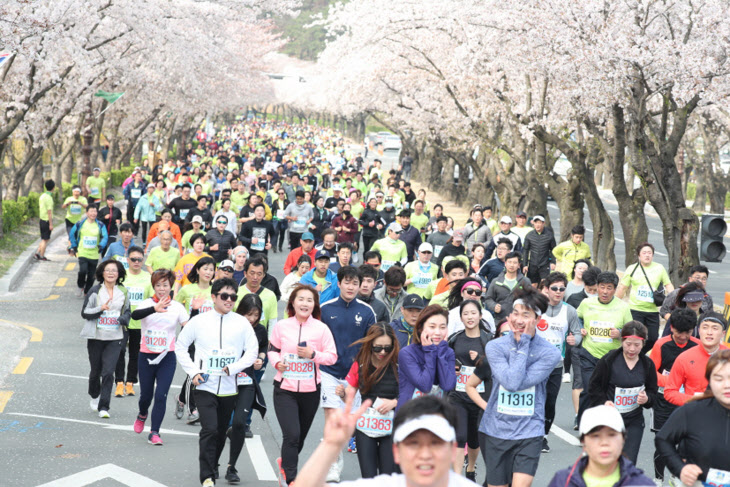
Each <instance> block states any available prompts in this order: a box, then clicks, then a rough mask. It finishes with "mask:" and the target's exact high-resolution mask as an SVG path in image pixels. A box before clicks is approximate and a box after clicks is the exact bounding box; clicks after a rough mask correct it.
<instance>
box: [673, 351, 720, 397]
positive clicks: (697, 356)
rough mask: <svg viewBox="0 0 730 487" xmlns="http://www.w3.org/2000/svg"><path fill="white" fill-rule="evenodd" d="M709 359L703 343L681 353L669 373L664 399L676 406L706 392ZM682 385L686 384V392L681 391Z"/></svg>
mask: <svg viewBox="0 0 730 487" xmlns="http://www.w3.org/2000/svg"><path fill="white" fill-rule="evenodd" d="M726 349H727V346H725V345H724V344H722V343H721V344H720V350H726ZM709 360H710V354H709V353H707V350H705V347H703V346H702V345H698V346H696V347H692V348H690V349H689V350H687V351H686V352H682V353H681V354H679V357H677V360H675V361H674V366H672V371H671V372H670V373H669V379H667V385H666V386H665V387H664V399H666V400H667V401H669V402H670V403H672V404H674V405H676V406H683V405H684V404H685V403H686V402H687V401H689V400H690V399H692V398H693V397H694V396H695V394H702V393H703V392H705V390H706V389H707V379H705V368H706V367H707V362H708V361H709ZM682 386H684V392H680V388H681V387H682Z"/></svg>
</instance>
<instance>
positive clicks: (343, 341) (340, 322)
mask: <svg viewBox="0 0 730 487" xmlns="http://www.w3.org/2000/svg"><path fill="white" fill-rule="evenodd" d="M305 275H306V274H305ZM375 321H376V320H375V311H373V308H371V307H370V305H369V304H367V303H366V302H364V301H361V300H359V299H353V300H352V301H350V302H349V303H348V302H347V301H345V300H344V299H342V298H341V297H339V296H338V297H337V298H335V299H331V300H329V301H326V302H324V303H323V304H322V322H323V323H324V324H326V325H327V326H328V327H329V329H330V331H331V332H332V336H333V337H334V339H335V345H336V347H337V362H335V363H334V364H332V365H320V367H319V369H320V370H321V371H322V372H327V373H328V374H330V375H332V376H334V377H336V378H338V379H341V380H342V379H344V378H345V377H346V376H347V373H348V372H349V371H350V367H352V363H353V362H354V361H355V356H356V355H357V352H359V351H360V346H359V345H357V346H354V347H353V346H351V345H352V344H353V343H355V342H356V341H358V340H359V339H361V338H363V337H364V336H365V334H366V333H367V332H368V328H370V325H372V324H374V323H375Z"/></svg>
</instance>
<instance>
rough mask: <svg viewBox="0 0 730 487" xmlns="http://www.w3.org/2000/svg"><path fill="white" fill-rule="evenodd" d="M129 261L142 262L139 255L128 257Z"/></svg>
mask: <svg viewBox="0 0 730 487" xmlns="http://www.w3.org/2000/svg"><path fill="white" fill-rule="evenodd" d="M129 262H134V263H139V262H142V259H141V258H140V257H130V258H129Z"/></svg>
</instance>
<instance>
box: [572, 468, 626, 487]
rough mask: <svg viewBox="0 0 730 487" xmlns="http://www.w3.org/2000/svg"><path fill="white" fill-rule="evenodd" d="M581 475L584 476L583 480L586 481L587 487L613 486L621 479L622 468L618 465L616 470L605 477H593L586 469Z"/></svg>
mask: <svg viewBox="0 0 730 487" xmlns="http://www.w3.org/2000/svg"><path fill="white" fill-rule="evenodd" d="M581 476H582V477H583V482H585V483H586V487H613V486H614V485H616V484H617V483H618V481H619V480H621V469H620V468H619V466H618V465H616V468H615V469H614V471H613V472H611V474H610V475H607V476H605V477H592V476H590V475H588V474H587V473H585V471H584V472H583V474H582V475H581Z"/></svg>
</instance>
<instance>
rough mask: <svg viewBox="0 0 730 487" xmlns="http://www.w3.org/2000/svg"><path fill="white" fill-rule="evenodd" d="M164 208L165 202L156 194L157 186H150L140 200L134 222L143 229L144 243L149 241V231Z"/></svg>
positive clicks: (135, 210)
mask: <svg viewBox="0 0 730 487" xmlns="http://www.w3.org/2000/svg"><path fill="white" fill-rule="evenodd" d="M128 187H129V186H128ZM163 207H164V201H163V200H161V199H160V198H159V197H158V196H157V194H155V185H154V184H152V183H150V184H148V185H147V192H146V193H145V194H143V195H142V196H141V197H140V198H139V200H138V201H137V205H136V207H135V209H134V222H135V224H136V225H137V228H139V227H140V226H141V227H142V242H145V241H147V231H148V230H149V228H150V226H152V225H153V224H154V223H155V222H156V221H157V214H158V213H159V212H161V211H162V208H163Z"/></svg>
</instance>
